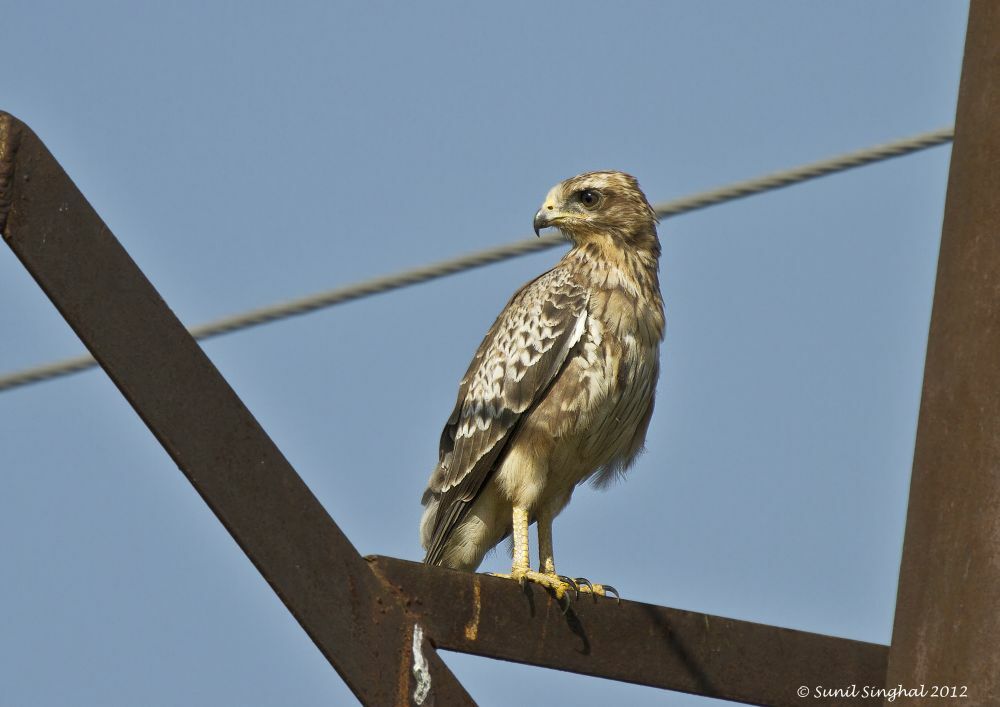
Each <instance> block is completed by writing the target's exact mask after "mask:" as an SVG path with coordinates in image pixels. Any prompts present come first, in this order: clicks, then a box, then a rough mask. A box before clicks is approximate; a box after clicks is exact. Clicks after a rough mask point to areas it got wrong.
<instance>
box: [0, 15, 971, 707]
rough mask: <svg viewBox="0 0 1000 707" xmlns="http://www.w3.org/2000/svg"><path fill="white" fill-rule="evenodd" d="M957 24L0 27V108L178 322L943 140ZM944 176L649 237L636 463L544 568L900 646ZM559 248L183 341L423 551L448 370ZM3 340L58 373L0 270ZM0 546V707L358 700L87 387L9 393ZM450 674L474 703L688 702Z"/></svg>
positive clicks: (2, 402) (4, 351) (621, 18)
mask: <svg viewBox="0 0 1000 707" xmlns="http://www.w3.org/2000/svg"><path fill="white" fill-rule="evenodd" d="M966 11H967V8H966V5H965V4H964V3H959V2H915V1H913V0H905V1H903V0H897V1H895V2H882V3H870V2H840V3H836V4H832V3H820V2H792V1H786V2H769V3H753V4H751V3H742V2H699V3H695V2H686V3H682V2H646V3H639V2H633V3H622V4H620V5H615V6H612V5H611V4H609V3H598V2H562V3H546V4H545V5H544V6H541V5H540V4H537V3H528V2H505V3H490V4H488V5H487V4H485V3H484V4H479V5H477V6H475V7H471V6H467V5H460V4H458V3H450V4H443V3H420V4H419V5H418V4H415V3H414V4H405V5H404V4H402V3H399V4H389V3H363V4H362V3H350V4H349V3H332V2H302V3H296V4H294V7H293V8H289V7H287V6H284V5H282V4H280V3H273V2H268V3H258V2H247V3H236V2H229V3H221V2H220V3H193V2H176V3H171V4H169V5H167V4H163V5H162V6H160V7H157V8H155V9H153V8H151V7H150V6H144V7H142V9H140V5H139V4H136V3H128V2H88V3H70V2H63V3H51V2H42V1H39V0H31V1H30V2H28V1H19V0H15V1H14V2H8V3H6V4H5V7H4V11H3V16H4V19H3V25H4V31H3V46H4V70H3V79H2V81H0V108H3V109H5V110H7V111H10V112H12V113H14V114H15V115H17V116H18V117H19V118H21V119H23V120H24V121H26V122H27V123H28V124H30V125H31V126H32V127H33V128H34V130H35V131H36V132H37V133H38V134H39V135H40V136H41V137H42V139H43V140H44V141H45V142H46V143H47V145H48V146H49V148H50V149H51V151H52V152H53V153H54V154H55V156H56V157H57V159H58V160H59V161H60V162H61V163H62V165H63V166H64V167H65V168H66V170H67V172H68V173H69V174H70V176H71V177H72V178H73V179H74V180H75V181H76V183H77V185H78V186H79V187H80V189H81V190H82V191H83V193H84V194H85V195H86V196H87V197H88V198H89V199H90V201H91V203H92V204H93V205H94V206H95V207H96V209H97V211H98V212H99V213H100V214H101V215H102V216H103V218H104V220H105V221H106V222H107V223H108V225H109V226H110V227H111V229H112V230H113V231H114V233H115V234H116V235H117V236H118V238H119V239H120V240H121V241H122V243H123V244H124V245H125V247H126V248H127V249H128V251H129V252H130V253H131V254H132V256H133V257H134V258H135V260H136V261H137V262H138V263H139V265H140V267H142V268H143V269H144V271H145V272H146V274H147V275H148V277H149V278H150V279H151V280H152V282H153V284H154V285H155V286H156V287H157V288H158V289H159V291H160V293H161V294H162V295H163V296H164V298H165V299H166V300H167V302H168V303H169V304H170V305H171V306H172V307H173V308H174V311H175V312H176V313H177V314H178V315H179V316H180V318H181V319H182V320H183V321H184V322H185V323H187V324H191V325H193V324H198V323H201V322H204V321H206V320H209V319H213V318H216V317H219V316H223V315H226V314H230V313H233V312H237V311H241V310H244V309H248V308H252V307H256V306H261V305H265V304H268V303H271V302H273V301H277V300H283V299H287V298H291V297H295V296H301V295H305V294H309V293H311V292H314V291H318V290H322V289H326V288H329V287H334V286H339V285H344V284H347V283H351V282H354V281H357V280H360V279H363V278H366V277H370V276H374V275H379V274H384V273H390V272H393V271H397V270H400V269H404V268H407V267H411V266H414V265H417V264H425V263H428V262H431V261H434V260H437V259H441V258H445V257H449V256H452V255H455V254H458V253H463V252H467V251H472V250H477V249H480V248H484V247H488V246H492V245H496V244H500V243H504V242H507V241H509V240H512V239H515V238H520V237H525V236H526V235H528V234H529V233H530V226H531V218H532V215H533V213H534V211H535V209H536V208H537V207H538V205H539V204H540V202H541V200H542V198H543V196H544V194H545V192H546V191H547V190H548V188H549V187H550V186H552V185H553V184H554V183H555V182H557V181H559V180H560V179H562V178H564V177H567V176H570V175H572V174H575V173H577V172H581V171H584V170H588V169H604V168H616V169H622V170H626V171H629V172H631V173H633V174H635V175H637V176H638V178H639V180H640V182H641V183H642V185H643V186H644V188H645V189H646V192H647V194H648V195H649V197H650V198H651V199H652V200H654V201H660V200H664V199H668V198H672V197H677V196H681V195H685V194H688V193H691V192H695V191H697V190H701V189H705V188H709V187H714V186H716V185H720V184H724V183H726V182H730V181H733V180H737V179H742V178H747V177H751V176H755V175H757V174H760V173H763V172H767V171H771V170H775V169H780V168H784V167H787V166H792V165H796V164H799V163H802V162H807V161H811V160H815V159H819V158H822V157H826V156H829V155H833V154H837V153H840V152H843V151H847V150H852V149H856V148H860V147H864V146H867V145H871V144H875V143H879V142H883V141H886V140H890V139H894V138H897V137H901V136H906V135H910V134H914V133H918V132H922V131H925V130H930V129H935V128H938V127H943V126H946V125H949V124H951V123H952V121H953V119H954V105H955V99H956V94H957V88H958V78H959V69H960V64H961V54H962V44H963V38H964V32H965V20H966ZM948 158H949V148H947V147H941V148H935V149H933V150H931V151H927V152H924V153H921V154H919V155H917V156H912V157H907V158H903V159H900V160H896V161H893V162H891V163H886V164H882V165H879V166H875V167H871V168H866V169H862V170H858V171H854V172H851V173H849V174H844V175H841V176H836V177H832V178H826V179H823V180H820V181H816V182H813V183H810V184H807V185H804V186H799V187H794V188H792V189H788V190H784V191H781V192H778V193H774V194H769V195H765V196H760V197H754V198H751V199H747V200H744V201H741V202H738V203H733V204H729V205H725V206H721V207H716V208H712V209H709V210H707V211H703V212H699V213H696V214H691V215H688V216H682V217H678V218H675V219H670V220H667V221H665V222H664V223H663V224H662V225H661V228H660V232H661V239H662V241H663V245H664V256H663V261H662V266H661V267H662V281H663V289H664V297H665V300H666V307H667V320H668V325H667V339H666V342H665V345H664V348H663V374H662V378H661V381H660V385H659V391H658V404H657V411H656V414H655V415H654V418H653V422H652V426H651V428H650V434H649V439H648V452H647V453H646V455H645V456H644V457H642V458H641V459H640V461H639V462H638V464H637V465H636V466H635V468H634V469H633V471H632V472H631V474H630V478H629V479H628V481H627V482H626V483H624V484H621V485H619V486H617V487H615V488H612V489H611V490H610V491H607V492H603V493H598V492H595V491H592V490H590V489H589V488H585V489H581V490H580V491H579V492H578V493H577V494H576V497H575V499H574V501H573V503H572V504H571V505H570V507H569V508H568V509H567V511H566V512H564V513H563V515H562V516H561V517H560V518H559V520H558V521H557V523H556V526H555V543H556V552H557V555H558V558H559V563H560V565H559V566H560V569H561V570H562V571H565V572H567V573H570V574H574V575H585V576H587V577H590V578H591V579H593V580H595V581H605V582H609V583H611V584H614V585H615V586H616V587H618V588H619V589H620V590H621V591H622V593H623V595H624V596H625V597H627V598H630V599H638V600H643V601H648V602H653V603H657V604H664V605H667V606H672V607H677V608H682V609H689V610H695V611H704V612H709V613H713V614H719V615H722V616H728V617H734V618H739V619H746V620H751V621H758V622H764V623H769V624H776V625H780V626H787V627H792V628H796V629H803V630H807V631H815V632H820V633H826V634H833V635H837V636H846V637H850V638H855V639H862V640H866V641H876V642H882V643H887V642H888V641H889V638H890V633H891V628H892V615H893V608H894V607H893V604H894V597H895V592H896V577H897V572H898V564H899V558H900V549H901V542H902V537H903V523H904V515H905V506H906V494H907V484H908V479H909V473H910V464H911V460H912V450H913V441H914V430H915V423H916V412H917V406H918V402H919V394H920V385H921V376H922V368H923V359H924V349H925V344H926V334H927V325H928V320H929V314H930V304H931V296H932V290H933V280H934V270H935V262H936V258H937V248H938V241H939V231H940V224H941V216H942V209H943V203H944V193H945V186H946V179H947V168H948ZM558 257H559V253H558V252H553V251H549V252H546V253H543V254H539V255H535V256H531V257H528V258H523V259H520V260H518V261H515V262H510V263H506V264H503V265H497V266H494V267H491V268H488V269H486V270H479V271H475V272H474V273H471V274H465V275H461V276H457V277H451V278H448V279H445V280H439V281H436V282H434V283H433V284H429V285H424V286H420V287H417V288H413V289H409V290H406V291H404V292H398V293H395V294H389V295H383V296H379V297H375V298H371V299H367V300H364V301H362V302H358V303H354V304H349V305H345V306H342V307H338V308H335V309H332V310H327V311H324V312H322V313H318V314H313V315H310V316H308V317H303V318H298V319H295V320H291V321H287V322H283V323H280V324H275V325H271V326H267V327H264V328H260V329H256V330H254V331H251V332H248V333H242V334H236V335H231V336H227V337H224V338H222V339H218V340H215V341H212V342H210V343H207V344H206V350H207V352H208V354H209V355H210V356H211V358H212V360H213V361H214V362H215V363H216V365H218V367H219V368H220V369H221V371H222V373H223V374H224V375H225V376H226V378H227V379H228V380H229V381H230V383H231V384H232V385H233V387H234V388H235V389H236V391H237V392H238V394H239V395H240V396H241V397H242V399H243V400H244V401H245V402H246V403H247V405H248V406H249V407H250V408H251V410H252V411H253V412H254V414H255V415H256V416H257V417H258V419H259V420H260V421H261V423H262V424H263V426H264V428H265V429H266V430H267V431H268V432H269V433H270V434H271V436H272V437H273V438H274V440H275V441H276V442H277V444H278V446H279V447H280V448H281V449H282V450H283V451H284V453H285V454H286V456H287V457H288V458H289V459H290V461H291V462H292V464H293V465H294V466H295V467H296V469H297V470H298V472H299V473H300V474H301V475H302V477H303V478H304V479H305V480H306V482H307V483H308V484H309V486H310V487H311V488H312V490H313V491H314V492H315V493H316V495H317V496H318V497H319V499H320V500H321V501H322V502H323V504H324V505H325V506H326V508H327V509H328V510H329V511H330V513H331V515H332V516H333V517H334V518H335V519H336V521H337V522H338V523H339V524H340V526H341V528H343V529H344V531H345V532H346V533H347V535H348V536H349V537H350V538H351V539H352V540H353V542H354V543H355V544H356V546H357V547H358V549H359V550H360V551H361V552H362V553H365V554H368V553H378V554H385V555H393V556H397V557H405V558H411V559H419V558H420V556H421V551H420V548H419V545H418V541H417V532H416V526H417V522H418V519H419V515H420V510H421V509H420V504H419V498H420V494H421V491H422V490H423V488H424V484H425V482H426V479H427V475H428V473H429V471H430V469H431V467H432V466H433V464H434V461H435V459H436V454H437V441H438V437H439V434H440V429H441V425H442V424H443V422H444V420H445V418H446V416H447V415H448V413H449V412H450V409H451V406H452V404H453V402H454V395H455V391H456V386H457V382H458V379H459V377H460V376H461V374H462V373H463V372H464V370H465V367H466V365H467V363H468V360H469V358H470V356H471V354H472V352H473V350H474V349H475V347H476V345H477V344H478V342H479V340H480V338H481V337H482V335H483V333H484V331H485V329H486V327H487V326H488V325H489V323H490V322H491V321H492V319H493V317H494V316H495V315H496V313H497V312H498V311H499V309H500V307H502V305H503V304H504V302H505V301H506V299H507V298H508V296H509V295H510V293H511V292H513V290H514V289H515V288H516V287H518V286H519V285H520V284H521V283H523V282H524V281H526V280H528V279H530V278H531V277H533V276H534V275H536V274H538V273H539V272H541V271H543V270H544V269H546V268H547V267H549V266H550V265H551V264H552V263H553V262H555V260H556V259H557V258H558ZM0 332H2V335H0V372H9V371H12V370H16V369H20V368H23V367H26V366H30V365H34V364H37V363H41V362H47V361H50V360H52V359H58V358H62V357H65V356H70V355H75V354H77V353H79V352H81V350H82V347H81V345H80V344H79V342H78V341H77V340H76V339H75V337H74V335H73V334H72V332H71V331H70V330H69V328H68V326H67V325H66V324H65V323H64V322H63V320H62V319H61V318H60V317H59V315H58V314H57V313H56V312H55V309H54V308H53V307H52V305H51V304H50V303H49V302H48V301H47V300H46V299H45V297H44V296H43V295H42V293H41V291H40V290H39V289H38V288H37V287H36V286H35V285H34V283H33V282H32V281H31V280H30V278H29V277H28V276H27V274H26V273H25V272H24V270H23V269H22V268H21V266H20V265H19V264H18V263H17V261H16V260H15V258H14V257H13V255H12V254H11V253H10V252H9V250H8V249H7V248H0ZM0 538H2V540H0V568H2V569H0V704H2V705H18V706H20V705H70V704H73V705H102V706H117V705H122V706H125V705H137V704H142V705H151V706H155V705H178V704H186V705H255V706H256V705H285V704H295V705H324V706H327V705H331V704H352V703H353V701H354V698H353V697H352V696H351V695H350V693H349V692H348V691H347V690H346V688H345V687H344V686H343V684H342V683H341V681H340V679H339V677H338V676H337V675H336V673H335V672H334V671H333V670H332V668H330V667H329V665H328V664H327V663H326V662H325V660H324V659H323V658H322V656H321V655H320V654H319V652H318V651H317V650H316V649H315V647H314V646H313V644H312V643H311V642H310V640H309V639H308V638H307V637H306V635H305V634H304V633H303V632H302V630H301V629H300V628H299V626H298V625H297V624H296V623H295V622H294V620H293V619H292V618H291V617H290V615H289V614H288V612H287V611H286V610H285V608H284V606H283V605H282V604H281V602H280V601H279V600H278V599H277V598H276V597H275V595H274V594H273V593H272V592H271V590H270V589H269V588H268V587H267V586H266V584H265V582H264V581H263V579H261V577H260V576H259V575H258V574H257V572H256V571H255V570H254V568H253V567H252V566H251V564H250V562H249V561H248V560H247V559H246V557H245V556H244V555H243V554H242V552H240V550H239V549H238V548H237V547H236V545H235V543H234V542H233V541H232V540H231V538H230V537H229V535H228V534H227V533H226V532H225V530H224V529H223V528H222V526H221V525H220V524H219V523H218V521H216V519H215V517H214V516H213V515H212V514H211V513H210V512H209V510H208V508H207V507H206V506H205V504H204V503H203V502H202V501H201V500H200V498H199V497H198V496H197V494H196V493H195V492H194V491H193V490H192V488H191V487H190V485H189V484H188V482H187V481H186V480H185V479H184V477H183V476H182V475H181V474H180V473H179V472H178V471H177V469H176V467H175V466H174V465H173V464H172V463H171V461H170V459H169V458H168V457H167V455H166V453H165V452H164V451H163V450H162V449H161V448H160V446H159V445H158V444H157V443H156V441H155V440H154V439H153V437H152V435H151V434H150V433H149V432H148V431H147V430H146V428H145V427H144V426H143V424H142V423H141V422H140V421H139V419H138V418H137V417H136V415H135V414H134V413H133V411H132V410H131V408H129V406H128V405H127V404H126V403H125V401H124V400H123V398H122V397H121V396H120V395H119V393H118V392H117V390H116V389H115V388H114V386H113V385H112V384H111V383H110V382H109V381H108V380H107V379H106V377H105V376H104V375H103V373H102V372H100V371H91V372H89V373H86V374H82V375H77V376H75V377H73V378H71V379H64V380H62V381H58V382H50V383H45V384H42V385H36V386H31V387H29V388H24V389H20V390H16V391H12V392H7V393H2V394H0ZM507 566H509V561H508V558H507V557H506V556H505V555H504V554H503V553H498V554H496V555H494V556H493V557H491V558H490V559H488V561H487V563H486V564H485V565H484V569H486V570H500V569H502V568H505V567H507ZM444 657H445V660H446V661H447V662H448V663H449V665H451V666H452V668H453V669H454V670H455V672H456V673H457V674H458V676H459V677H460V678H461V680H462V681H463V682H464V683H465V684H466V686H467V688H468V689H469V691H470V692H471V693H472V695H473V696H474V697H475V698H476V699H477V700H478V701H479V702H480V704H482V705H497V706H499V705H509V704H511V703H512V702H513V701H517V702H518V703H519V704H542V703H545V702H549V703H551V701H554V700H559V701H560V702H561V703H565V704H576V705H589V704H595V705H598V704H604V705H606V704H615V703H617V704H622V703H626V702H627V703H629V704H634V705H660V704H667V703H669V704H673V705H705V704H708V703H709V702H711V701H709V700H704V699H700V698H694V697H688V696H682V695H673V694H670V693H665V692H662V691H657V690H652V689H646V688H639V687H635V686H629V685H623V684H619V683H614V682H610V681H603V680H598V679H592V678H585V677H581V676H575V675H569V674H564V673H557V672H553V671H545V670H541V669H536V668H529V667H524V666H517V665H512V664H506V663H501V662H497V661H489V660H486V659H477V658H471V657H465V656H458V655H453V654H444ZM514 686H516V688H515V687H514Z"/></svg>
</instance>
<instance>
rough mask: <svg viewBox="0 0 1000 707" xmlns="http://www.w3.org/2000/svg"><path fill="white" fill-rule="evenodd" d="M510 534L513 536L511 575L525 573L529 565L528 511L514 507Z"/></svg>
mask: <svg viewBox="0 0 1000 707" xmlns="http://www.w3.org/2000/svg"><path fill="white" fill-rule="evenodd" d="M511 534H512V535H513V536H514V561H513V564H512V565H511V568H510V572H511V574H518V573H521V572H527V571H528V566H529V565H530V560H529V558H528V509H526V508H521V507H520V506H514V518H513V528H512V530H511Z"/></svg>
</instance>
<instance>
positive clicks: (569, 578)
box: [556, 574, 580, 599]
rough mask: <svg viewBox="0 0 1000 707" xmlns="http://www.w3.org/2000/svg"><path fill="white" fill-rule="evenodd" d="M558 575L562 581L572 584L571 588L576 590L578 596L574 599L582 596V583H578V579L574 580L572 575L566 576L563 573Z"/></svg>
mask: <svg viewBox="0 0 1000 707" xmlns="http://www.w3.org/2000/svg"><path fill="white" fill-rule="evenodd" d="M556 576H557V577H558V578H559V580H560V581H562V582H565V583H566V584H568V585H569V586H570V589H572V590H573V591H574V592H576V596H575V597H574V599H579V598H580V585H579V584H577V583H576V580H574V579H573V578H572V577H566V576H564V575H561V574H557V575H556Z"/></svg>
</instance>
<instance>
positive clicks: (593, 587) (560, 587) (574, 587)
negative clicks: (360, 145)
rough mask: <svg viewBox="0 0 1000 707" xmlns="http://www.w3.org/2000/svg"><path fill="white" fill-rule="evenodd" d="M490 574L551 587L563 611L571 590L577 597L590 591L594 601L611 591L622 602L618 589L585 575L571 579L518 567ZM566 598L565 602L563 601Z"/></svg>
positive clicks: (567, 604)
mask: <svg viewBox="0 0 1000 707" xmlns="http://www.w3.org/2000/svg"><path fill="white" fill-rule="evenodd" d="M489 574H490V575H491V576H493V577H503V578H504V579H513V580H515V581H517V582H518V583H519V584H521V586H524V583H525V582H532V583H533V584H540V585H541V586H543V587H545V588H546V589H551V590H552V591H553V592H554V593H555V595H556V599H558V600H559V602H560V603H561V604H563V611H567V610H568V609H569V601H570V597H569V592H570V591H572V592H573V593H574V594H575V595H576V596H577V597H579V596H580V594H581V593H589V594H591V596H593V597H594V601H597V597H599V596H602V597H604V596H607V595H608V593H609V592H610V593H611V594H614V596H615V599H616V600H617V601H618V603H619V604H620V603H621V598H620V597H619V596H618V590H617V589H615V588H614V587H612V586H611V585H610V584H594V583H593V582H591V581H590V580H589V579H586V578H584V577H577V578H576V579H571V578H569V577H564V576H562V575H560V574H549V573H548V572H534V571H532V570H521V569H516V568H515V569H513V570H511V572H510V574H501V573H497V572H490V573H489ZM564 599H565V603H564V601H563V600H564Z"/></svg>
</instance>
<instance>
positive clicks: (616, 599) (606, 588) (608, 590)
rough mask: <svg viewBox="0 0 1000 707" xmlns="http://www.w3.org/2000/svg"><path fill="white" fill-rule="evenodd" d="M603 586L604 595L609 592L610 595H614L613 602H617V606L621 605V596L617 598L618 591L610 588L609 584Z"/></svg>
mask: <svg viewBox="0 0 1000 707" xmlns="http://www.w3.org/2000/svg"><path fill="white" fill-rule="evenodd" d="M603 586H604V592H605V593H607V592H611V593H612V594H614V595H615V601H616V602H618V604H619V605H620V604H621V603H622V598H621V596H619V594H618V590H617V589H615V588H614V587H612V586H611V585H610V584H605V585H603Z"/></svg>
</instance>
